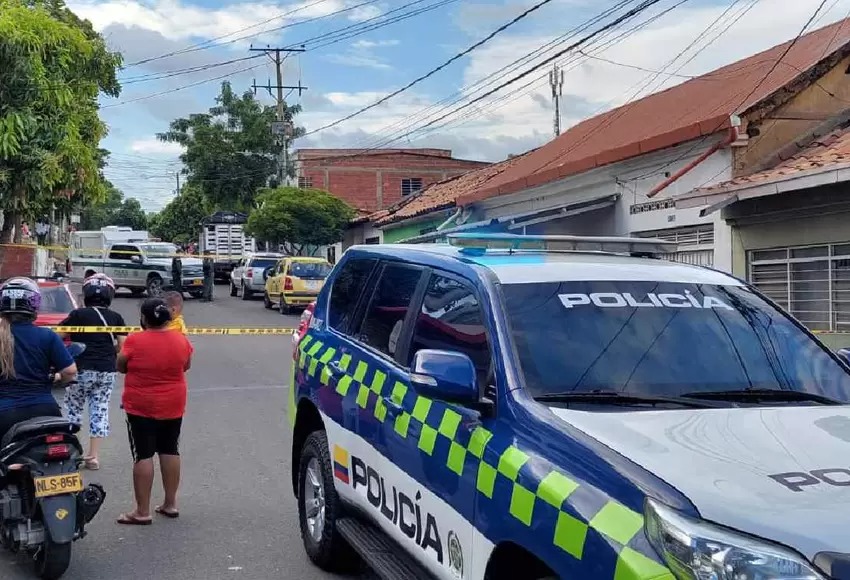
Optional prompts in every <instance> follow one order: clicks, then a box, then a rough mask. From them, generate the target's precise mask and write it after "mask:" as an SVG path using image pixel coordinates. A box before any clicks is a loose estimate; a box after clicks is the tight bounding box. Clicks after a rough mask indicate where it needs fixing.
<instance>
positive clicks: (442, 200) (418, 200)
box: [370, 153, 528, 226]
mask: <svg viewBox="0 0 850 580" xmlns="http://www.w3.org/2000/svg"><path fill="white" fill-rule="evenodd" d="M525 155H528V153H526V154H525ZM525 155H520V156H517V157H512V158H510V159H507V160H505V161H502V162H501V163H495V164H493V165H488V166H487V167H482V168H481V169H475V170H473V171H470V172H468V173H464V174H463V175H459V176H457V177H451V178H449V179H445V180H443V181H440V182H437V183H434V184H431V185H429V186H428V187H426V188H425V189H423V190H422V191H420V192H419V193H418V194H416V195H415V196H411V197H408V198H405V199H403V200H402V201H401V202H399V203H398V204H396V206H394V207H392V208H389V210H387V213H385V214H384V215H381V214H382V212H376V213H374V214H372V215H371V216H370V219H371V220H372V221H374V222H375V223H376V225H379V226H380V225H387V224H391V223H395V222H400V221H402V220H406V219H410V218H414V217H417V216H420V215H424V214H426V213H431V212H433V211H439V210H442V209H447V208H451V207H454V205H455V200H456V199H457V198H458V197H459V196H461V195H464V194H466V193H468V192H471V191H475V190H476V189H478V188H480V187H483V186H484V185H486V184H487V183H488V182H489V181H491V180H492V179H494V178H496V177H498V176H499V175H501V174H502V173H503V172H505V171H507V170H509V169H510V168H512V167H513V166H514V165H516V164H517V163H519V162H520V159H522V157H524V156H525Z"/></svg>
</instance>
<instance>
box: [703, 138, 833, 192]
mask: <svg viewBox="0 0 850 580" xmlns="http://www.w3.org/2000/svg"><path fill="white" fill-rule="evenodd" d="M847 163H850V128H844V129H839V130H836V131H833V132H832V133H829V134H827V135H824V136H823V137H821V138H819V139H816V140H815V141H813V142H812V143H811V144H810V145H809V146H807V147H805V148H804V149H802V150H801V151H800V152H798V153H797V154H795V155H793V156H792V157H790V158H788V159H786V160H784V161H781V162H780V163H778V164H777V165H775V166H774V167H772V168H770V169H765V170H764V171H758V172H756V173H752V174H750V175H742V176H740V177H736V178H734V179H730V180H729V181H724V182H723V183H718V184H715V185H711V186H709V187H703V188H700V189H697V190H694V192H693V193H692V194H688V197H692V196H697V195H699V196H701V195H706V194H712V193H720V192H723V191H731V190H735V189H741V188H743V187H747V186H755V185H760V184H763V183H769V182H773V181H783V180H785V179H791V178H793V177H796V176H797V175H799V174H800V173H802V172H805V171H812V170H816V169H821V168H829V167H831V166H833V165H844V164H847Z"/></svg>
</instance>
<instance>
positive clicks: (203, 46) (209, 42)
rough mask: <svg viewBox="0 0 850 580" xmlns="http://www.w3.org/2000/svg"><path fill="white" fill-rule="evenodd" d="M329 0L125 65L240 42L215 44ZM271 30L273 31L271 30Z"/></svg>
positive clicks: (305, 21) (319, 1) (318, 0)
mask: <svg viewBox="0 0 850 580" xmlns="http://www.w3.org/2000/svg"><path fill="white" fill-rule="evenodd" d="M327 1H328V0H315V2H313V3H311V4H306V5H304V6H299V7H298V8H294V9H292V10H290V11H288V12H284V13H282V14H278V15H277V16H273V17H272V18H269V19H267V20H263V21H262V22H258V23H256V24H252V25H250V26H246V27H244V28H240V29H239V30H235V31H233V32H228V33H227V34H223V35H221V36H217V37H215V38H211V39H209V40H205V41H204V42H199V43H197V44H193V45H190V46H187V47H185V48H181V49H179V50H175V51H172V52H167V53H165V54H161V55H159V56H153V57H150V58H143V59H141V60H137V61H135V62H131V63H129V64H127V65H125V67H126V68H129V67H131V66H138V65H140V64H146V63H149V62H153V61H156V60H162V59H164V58H170V57H172V56H177V55H180V54H186V53H189V52H195V51H198V50H206V49H207V48H213V47H215V46H226V45H227V44H232V43H233V42H238V41H239V40H242V39H243V38H244V37H242V38H237V39H234V40H232V41H230V42H227V43H223V44H214V43H216V42H217V41H219V40H223V39H225V38H227V37H229V36H233V35H234V34H239V33H240V32H245V31H246V30H250V29H252V28H258V27H260V26H262V25H263V24H268V23H269V22H272V21H273V20H278V19H280V18H286V17H287V16H291V15H292V14H295V13H296V12H300V11H302V10H306V9H307V8H312V7H313V6H316V5H317V4H322V3H323V2H327ZM370 2H371V0H370ZM370 2H364V3H363V4H369V3H370ZM358 6H362V4H360V5H358ZM351 9H352V8H347V9H346V10H351ZM340 12H341V11H337V12H333V13H331V14H328V15H326V16H335V15H337V14H339V13H340ZM317 18H320V17H317ZM311 20H314V19H307V20H304V21H301V22H300V24H305V23H307V22H310V21H311ZM296 24H299V23H292V24H290V25H288V26H295V25H296ZM282 28H285V27H282ZM278 30H281V29H280V28H279V29H278ZM269 32H271V31H269Z"/></svg>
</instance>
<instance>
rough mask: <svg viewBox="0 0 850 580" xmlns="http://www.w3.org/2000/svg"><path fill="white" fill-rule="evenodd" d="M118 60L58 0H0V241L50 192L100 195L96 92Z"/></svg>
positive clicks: (53, 195)
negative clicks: (0, 226) (0, 224)
mask: <svg viewBox="0 0 850 580" xmlns="http://www.w3.org/2000/svg"><path fill="white" fill-rule="evenodd" d="M120 65H121V57H120V55H119V54H117V53H113V52H110V51H109V50H108V49H107V48H106V43H105V41H104V40H103V38H102V37H101V36H100V35H99V34H97V33H96V32H95V31H94V28H93V27H92V26H91V23H89V22H88V21H84V20H80V19H79V18H78V17H77V16H76V15H74V14H73V12H71V11H70V10H69V9H68V8H66V7H65V4H64V2H63V1H62V0H0V210H2V211H3V212H4V217H5V219H4V224H3V231H2V234H0V241H4V242H8V241H10V237H11V232H12V228H13V226H16V225H18V223H19V222H20V220H21V217H22V216H24V217H32V216H34V215H37V214H39V213H43V211H44V209H45V208H46V207H50V206H51V205H53V202H54V201H55V200H63V199H64V200H65V201H70V200H71V199H75V200H77V201H85V200H102V199H104V198H105V196H106V194H107V191H108V189H107V186H106V183H105V180H104V178H103V175H102V173H101V169H102V167H103V162H104V154H105V151H104V150H102V149H100V148H99V147H98V145H99V143H100V140H101V139H102V138H103V137H104V136H105V135H106V126H105V124H104V123H103V122H102V121H101V120H100V118H99V117H98V103H97V97H98V95H99V94H100V92H101V91H102V92H104V93H106V94H108V95H111V96H118V94H119V93H120V86H119V84H118V81H117V78H116V71H117V69H118V68H119V67H120ZM17 230H18V233H19V234H20V228H17Z"/></svg>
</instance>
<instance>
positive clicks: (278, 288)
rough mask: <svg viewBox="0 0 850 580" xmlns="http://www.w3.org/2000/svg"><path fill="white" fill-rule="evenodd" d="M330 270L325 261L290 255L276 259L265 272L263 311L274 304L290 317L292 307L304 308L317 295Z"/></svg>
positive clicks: (328, 264) (329, 265)
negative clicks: (276, 261)
mask: <svg viewBox="0 0 850 580" xmlns="http://www.w3.org/2000/svg"><path fill="white" fill-rule="evenodd" d="M331 268H332V266H331V264H330V262H328V261H327V260H325V259H324V258H308V257H303V256H291V257H288V258H283V259H281V260H279V261H278V263H277V264H275V265H274V266H272V267H271V268H269V269H268V270H266V271H265V272H264V276H265V278H266V289H265V292H264V293H263V302H264V303H265V305H266V308H269V309H272V308H274V307H275V305H277V308H278V310H280V313H281V314H289V312H290V311H291V310H292V309H293V308H306V307H307V305H308V304H310V303H311V302H313V301H314V300H315V299H316V296H318V294H319V291H320V290H321V289H322V286H324V284H325V278H327V277H328V274H330V272H331Z"/></svg>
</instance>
